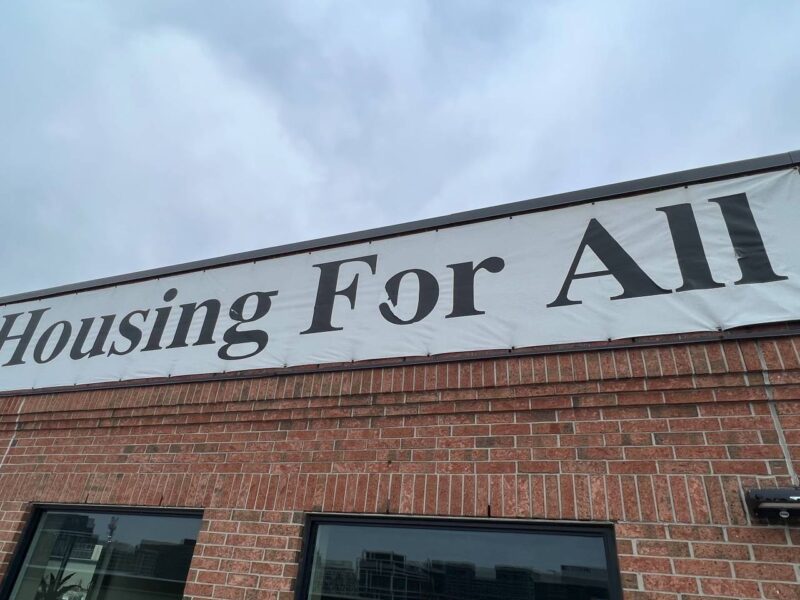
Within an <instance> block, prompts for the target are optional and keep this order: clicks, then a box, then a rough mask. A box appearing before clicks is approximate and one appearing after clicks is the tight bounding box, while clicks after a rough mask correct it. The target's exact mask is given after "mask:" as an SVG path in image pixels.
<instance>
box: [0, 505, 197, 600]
mask: <svg viewBox="0 0 800 600" xmlns="http://www.w3.org/2000/svg"><path fill="white" fill-rule="evenodd" d="M48 511H62V512H69V511H75V512H83V513H104V514H116V515H146V516H158V517H170V516H172V517H186V518H199V519H200V532H202V531H203V509H201V508H173V507H163V508H162V507H156V506H122V505H110V506H109V505H103V504H58V503H39V502H35V503H33V504H31V505H30V506H29V507H28V510H27V511H26V512H28V516H27V520H26V522H25V525H24V526H23V528H22V535H21V536H20V538H19V540H18V541H17V545H16V548H14V552H13V553H12V555H11V560H10V561H9V562H8V569H7V570H6V574H5V576H4V577H3V582H2V584H0V600H8V598H9V597H10V596H11V591H12V590H13V589H14V584H15V583H16V582H17V578H18V577H19V575H20V571H21V570H22V566H23V564H24V563H25V556H26V554H27V553H28V550H29V549H30V545H31V542H32V541H33V537H34V535H35V534H36V529H37V528H38V527H39V524H40V523H41V521H42V516H43V515H44V514H45V513H47V512H48ZM192 559H194V555H193V556H192ZM186 583H188V579H187V581H186Z"/></svg>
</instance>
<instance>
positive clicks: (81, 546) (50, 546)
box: [10, 510, 200, 600]
mask: <svg viewBox="0 0 800 600" xmlns="http://www.w3.org/2000/svg"><path fill="white" fill-rule="evenodd" d="M199 530H200V517H199V516H194V515H192V516H183V515H180V516H175V515H158V514H152V515H151V514H126V513H116V512H114V513H103V512H94V511H87V512H82V511H67V510H64V511H62V510H45V511H42V512H41V513H40V517H39V520H38V523H37V525H36V529H35V532H34V534H33V538H32V540H31V543H30V546H29V547H28V550H27V553H26V555H25V558H24V561H23V563H22V568H21V570H20V572H19V575H18V577H17V579H16V582H15V583H14V587H13V588H12V591H11V596H10V598H11V600H147V599H150V600H180V598H182V597H183V587H184V585H185V583H186V574H187V573H188V572H189V563H190V562H191V560H192V554H193V552H194V546H195V540H196V539H197V533H198V531H199Z"/></svg>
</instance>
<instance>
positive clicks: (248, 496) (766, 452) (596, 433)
mask: <svg viewBox="0 0 800 600" xmlns="http://www.w3.org/2000/svg"><path fill="white" fill-rule="evenodd" d="M798 350H800V338H797V339H791V338H778V339H774V340H773V339H762V340H759V341H743V342H723V343H703V344H700V343H698V344H693V345H675V346H663V347H658V348H646V349H632V350H615V351H611V350H601V351H592V352H580V353H572V354H553V355H547V356H535V357H525V358H509V359H495V360H486V361H464V362H460V363H449V364H438V365H427V366H416V367H405V368H375V369H367V370H360V371H359V370H355V371H342V372H335V373H327V374H313V375H311V374H309V375H294V376H286V375H284V376H273V377H265V378H261V379H250V380H239V381H227V382H213V383H195V384H187V383H184V384H176V385H165V386H158V387H155V386H154V387H138V388H134V387H130V388H118V389H114V390H101V391H92V392H86V391H84V392H75V393H60V394H50V395H34V396H26V397H15V398H4V399H2V401H0V411H2V417H1V418H0V452H3V453H4V456H3V458H2V466H0V569H2V570H3V571H5V569H6V567H7V564H8V561H9V559H10V554H11V553H12V552H13V551H14V549H15V547H16V543H17V541H18V539H19V535H20V532H21V529H22V527H23V525H24V523H25V521H26V519H27V517H28V514H29V510H30V504H31V502H69V503H91V504H124V505H140V506H184V507H202V508H204V509H205V513H204V521H203V527H202V531H201V534H200V537H199V540H198V546H197V550H196V554H195V557H194V560H193V563H192V569H191V571H190V573H189V583H188V584H187V587H186V594H187V596H188V597H190V598H196V599H203V598H229V599H236V600H245V599H246V600H254V599H262V598H270V599H280V600H288V599H289V598H293V592H292V590H293V585H294V577H295V575H296V573H297V567H298V565H297V563H298V556H299V552H300V546H301V535H302V527H303V525H302V524H303V519H304V512H306V511H312V510H313V511H326V512H327V511H331V512H340V511H347V512H366V513H390V514H423V515H458V516H461V515H466V516H482V517H485V516H487V515H489V514H491V516H493V517H513V518H537V519H587V520H598V521H613V522H614V523H615V526H616V535H617V544H618V549H619V553H620V564H621V570H622V579H623V585H624V588H625V595H626V598H628V599H631V600H633V599H637V600H638V599H644V598H651V599H654V600H655V599H659V600H660V599H664V600H677V599H678V598H681V599H682V600H687V599H691V598H787V599H789V598H791V599H795V598H798V597H800V567H798V564H800V528H798V527H788V526H776V525H766V524H758V523H752V522H751V520H750V518H749V517H748V515H747V514H746V512H745V510H744V508H743V503H742V489H743V488H746V487H748V486H755V485H760V486H775V485H783V486H785V485H789V484H790V483H791V481H790V468H789V465H788V464H787V461H786V453H791V456H792V457H793V461H794V470H795V471H797V470H800V355H799V354H798ZM781 432H782V435H783V436H784V438H785V441H786V444H781V437H780V435H779V434H780V433H781Z"/></svg>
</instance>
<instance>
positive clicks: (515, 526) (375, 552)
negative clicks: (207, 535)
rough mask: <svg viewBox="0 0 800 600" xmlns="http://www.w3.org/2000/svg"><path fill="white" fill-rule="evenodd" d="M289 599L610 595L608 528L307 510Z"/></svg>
mask: <svg viewBox="0 0 800 600" xmlns="http://www.w3.org/2000/svg"><path fill="white" fill-rule="evenodd" d="M306 535H307V536H308V539H307V543H306V546H305V559H304V561H303V566H302V572H301V578H300V581H299V595H298V600H333V599H336V600H556V599H557V600H618V599H620V598H622V594H621V591H620V583H619V572H618V567H617V564H616V549H615V546H614V537H613V530H612V529H611V527H606V526H599V525H574V526H572V525H564V526H550V525H543V524H538V523H530V522H510V521H473V520H441V519H437V520H428V519H404V518H383V517H374V518H359V517H342V516H333V515H317V516H312V517H311V518H310V520H309V522H308V524H307V534H306Z"/></svg>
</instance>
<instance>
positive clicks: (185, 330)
mask: <svg viewBox="0 0 800 600" xmlns="http://www.w3.org/2000/svg"><path fill="white" fill-rule="evenodd" d="M201 308H202V309H204V311H205V312H204V315H203V325H202V326H201V328H200V334H199V335H198V336H197V341H196V342H195V343H194V344H192V346H204V345H206V344H213V343H214V329H215V328H216V326H217V319H219V311H220V302H219V300H215V299H213V298H212V299H210V300H206V301H205V302H201V303H200V304H196V303H190V304H181V316H180V318H179V319H178V326H177V328H176V329H175V336H174V337H173V338H172V343H171V344H170V345H169V346H167V348H185V347H186V346H187V345H188V344H187V343H186V338H187V336H188V335H189V328H190V327H191V326H192V320H193V319H194V315H195V313H196V312H197V311H198V310H199V309H201Z"/></svg>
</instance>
